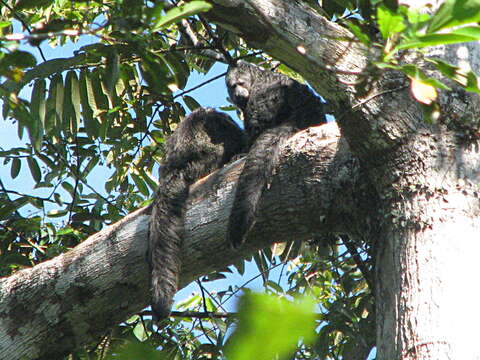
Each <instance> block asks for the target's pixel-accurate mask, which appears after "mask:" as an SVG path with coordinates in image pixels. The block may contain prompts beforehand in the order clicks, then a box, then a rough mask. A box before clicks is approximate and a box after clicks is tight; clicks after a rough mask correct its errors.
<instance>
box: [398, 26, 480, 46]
mask: <svg viewBox="0 0 480 360" xmlns="http://www.w3.org/2000/svg"><path fill="white" fill-rule="evenodd" d="M479 39H480V29H476V28H464V29H458V30H455V31H452V32H450V33H445V34H430V35H424V36H419V37H418V38H415V39H411V40H407V41H402V42H401V43H400V44H398V46H397V50H405V49H413V48H423V47H427V46H436V45H446V44H458V43H462V42H469V41H477V40H479Z"/></svg>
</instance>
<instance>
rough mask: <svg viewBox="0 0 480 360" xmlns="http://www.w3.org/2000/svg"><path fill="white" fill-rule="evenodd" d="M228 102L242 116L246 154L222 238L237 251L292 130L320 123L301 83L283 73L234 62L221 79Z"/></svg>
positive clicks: (314, 100)
mask: <svg viewBox="0 0 480 360" xmlns="http://www.w3.org/2000/svg"><path fill="white" fill-rule="evenodd" d="M225 81H226V85H227V90H228V94H229V97H230V100H231V101H232V102H233V104H235V105H236V106H237V107H238V108H239V109H240V110H241V112H242V113H243V121H244V127H245V132H246V134H247V141H248V145H247V146H248V149H249V150H248V154H247V157H246V160H245V165H244V168H243V170H242V173H241V174H240V178H239V180H238V183H237V187H236V193H235V197H234V200H233V207H232V211H231V213H230V217H229V221H228V227H227V236H226V238H227V239H226V240H227V242H228V243H230V244H231V245H232V247H233V248H238V247H240V246H241V245H242V244H243V243H244V242H245V238H246V235H247V233H248V232H249V231H250V230H251V228H252V227H253V225H254V224H255V216H256V212H257V208H258V204H259V200H260V197H261V195H262V193H263V191H264V189H265V188H266V186H267V183H268V180H269V179H270V178H271V176H272V174H273V171H274V169H275V166H276V165H277V164H278V163H279V160H280V151H281V149H282V147H283V145H284V144H285V143H286V141H287V140H288V139H289V138H290V137H291V136H292V135H293V134H295V133H296V132H298V131H300V130H303V129H306V128H308V127H310V126H313V125H320V124H323V123H326V118H325V112H324V109H323V103H322V101H321V100H320V98H319V97H318V96H316V95H315V94H314V93H313V92H312V91H311V90H310V89H309V88H308V87H307V86H306V85H303V84H301V83H299V82H298V81H295V80H293V79H291V78H289V77H288V76H286V75H283V74H279V73H273V72H271V71H267V70H263V69H262V68H260V67H258V66H255V65H252V64H249V63H247V62H244V61H239V62H237V63H236V64H234V65H230V66H229V69H228V71H227V76H226V78H225Z"/></svg>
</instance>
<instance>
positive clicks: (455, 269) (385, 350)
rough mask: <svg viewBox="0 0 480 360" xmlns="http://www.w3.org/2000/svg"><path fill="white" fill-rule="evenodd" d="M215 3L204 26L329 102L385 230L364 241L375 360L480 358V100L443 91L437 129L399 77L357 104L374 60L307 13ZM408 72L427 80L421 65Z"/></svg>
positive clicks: (474, 62)
mask: <svg viewBox="0 0 480 360" xmlns="http://www.w3.org/2000/svg"><path fill="white" fill-rule="evenodd" d="M211 2H212V3H213V4H215V7H214V9H213V11H212V12H211V13H210V19H212V20H213V21H216V22H218V23H219V24H221V25H223V26H225V27H227V28H228V29H230V30H232V31H235V32H236V33H237V34H239V35H240V36H241V37H243V38H244V39H246V40H247V42H249V44H250V45H252V46H254V47H258V48H261V49H264V50H265V51H266V52H268V53H269V54H270V55H272V56H273V57H275V58H277V59H278V60H280V61H282V62H285V63H287V64H288V65H289V66H290V67H292V68H293V69H295V70H297V71H298V72H300V73H301V74H302V75H303V76H304V77H305V78H306V79H307V80H308V81H309V82H310V83H311V84H312V85H313V86H314V87H315V89H316V90H317V91H318V92H319V93H320V94H321V95H322V96H324V97H325V98H326V99H327V101H329V102H330V105H331V106H332V107H333V108H334V109H336V117H337V120H338V122H339V125H340V127H341V131H342V134H343V135H344V136H345V138H346V140H347V142H348V143H349V145H350V148H351V149H352V152H353V153H354V154H355V155H356V156H358V158H359V160H360V162H361V164H362V166H363V167H364V168H365V169H366V173H367V176H368V178H369V179H370V180H371V184H372V187H374V188H375V189H376V191H377V193H378V195H379V199H380V201H379V202H378V204H376V206H375V207H374V208H372V209H371V211H372V212H374V211H378V212H379V213H380V215H381V216H380V218H382V219H383V221H382V222H381V224H379V225H380V229H381V230H380V231H379V232H378V234H377V236H376V238H375V239H371V240H377V247H378V256H377V279H376V297H377V328H378V332H377V335H378V336H377V346H378V352H377V359H388V360H391V359H463V358H469V359H478V358H480V350H478V347H476V346H475V345H474V344H475V339H474V336H475V334H476V331H475V330H473V329H466V328H465V325H467V324H468V323H470V322H472V323H478V320H479V319H480V312H479V310H478V306H476V305H475V301H476V299H477V296H476V295H477V290H476V287H475V286H472V285H470V284H467V283H466V282H467V281H466V280H465V279H468V278H469V277H471V276H472V274H474V273H475V271H474V270H475V269H474V264H475V261H474V256H476V255H474V254H477V252H478V248H479V246H480V245H479V242H478V238H479V237H478V235H476V234H479V233H480V221H479V218H478V214H479V212H480V208H479V199H478V192H477V191H478V188H477V185H476V184H478V182H479V176H480V171H479V169H480V167H479V165H480V163H479V153H478V125H476V124H478V122H477V119H478V109H479V106H478V104H479V98H478V96H477V95H472V94H466V93H465V92H464V91H462V90H461V89H458V87H457V88H456V87H453V88H454V90H453V91H448V92H447V91H442V92H441V93H440V96H439V104H440V108H441V111H442V117H441V118H440V119H439V121H438V123H436V124H429V123H427V122H426V121H425V120H424V119H423V116H422V111H421V109H420V107H419V106H418V104H417V103H416V102H415V100H414V99H412V98H411V97H410V94H409V92H408V87H409V80H408V79H407V78H405V77H404V76H403V75H402V74H399V73H395V72H392V71H389V72H383V73H377V74H376V75H379V76H378V80H376V81H375V82H373V83H370V85H371V90H370V91H369V92H368V94H358V93H356V92H355V89H354V83H355V81H356V80H360V79H361V77H357V76H355V74H353V73H352V72H359V73H361V74H359V75H362V76H365V77H371V75H372V73H371V72H370V71H371V69H369V68H367V67H366V64H367V61H366V59H367V58H368V57H369V55H372V54H369V53H368V51H367V50H365V49H362V47H360V46H359V45H358V44H356V43H354V42H348V41H345V39H348V38H349V37H350V35H349V34H348V32H347V31H346V30H345V29H342V28H341V27H339V26H338V25H336V24H333V23H331V22H329V21H327V20H326V19H324V18H322V17H321V16H320V15H318V14H316V13H315V12H313V11H312V10H311V9H309V8H308V6H307V5H305V4H301V3H297V2H289V1H278V0H259V1H238V0H211ZM403 3H405V1H404V2H403ZM410 3H412V4H415V3H416V2H414V1H412V2H410ZM437 6H438V4H437ZM258 34H262V36H259V35H258ZM476 50H478V44H474V45H472V44H469V45H465V44H460V45H455V46H442V47H438V48H436V49H434V50H433V51H432V52H431V54H430V55H434V56H437V57H442V58H443V59H446V60H448V61H450V62H451V63H456V64H458V65H460V66H462V65H463V66H464V65H465V63H469V65H470V66H471V67H472V68H473V69H474V70H476V71H477V73H478V69H476V67H478V58H479V57H478V51H476ZM404 61H406V62H412V63H415V64H417V65H419V66H421V67H422V68H423V69H424V70H425V71H427V72H428V73H430V74H433V73H432V72H431V71H429V69H428V65H426V62H424V61H423V58H422V56H419V55H416V54H412V55H409V56H407V57H406V58H405V59H404ZM433 75H435V74H433ZM460 119H462V120H461V121H459V120H460ZM465 125H467V126H465ZM469 126H470V128H469ZM471 131H473V133H475V134H477V136H474V137H473V138H472V137H471V136H469V133H470V134H471ZM462 285H464V286H462ZM460 289H461V290H460Z"/></svg>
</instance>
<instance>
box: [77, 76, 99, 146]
mask: <svg viewBox="0 0 480 360" xmlns="http://www.w3.org/2000/svg"><path fill="white" fill-rule="evenodd" d="M79 85H80V86H79V87H80V103H81V105H82V117H83V121H84V124H85V132H86V133H87V135H88V136H89V137H91V138H92V139H96V138H98V136H99V131H98V129H99V127H100V124H99V122H98V121H97V119H96V118H95V117H94V116H93V113H94V111H95V110H96V105H95V102H94V100H92V101H93V104H91V103H90V99H94V96H93V90H92V84H91V80H90V72H89V71H88V70H82V71H80V80H79ZM92 106H94V108H92Z"/></svg>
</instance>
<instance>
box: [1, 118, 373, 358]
mask: <svg viewBox="0 0 480 360" xmlns="http://www.w3.org/2000/svg"><path fill="white" fill-rule="evenodd" d="M338 139H339V133H338V128H337V127H336V125H335V124H334V123H332V124H328V125H325V126H322V127H316V128H311V129H309V130H307V131H304V132H302V133H299V134H298V135H296V136H295V137H294V138H292V140H291V141H290V142H289V144H288V146H287V147H286V148H285V150H284V156H283V161H282V165H281V166H280V168H279V169H278V172H277V174H276V176H275V177H274V178H273V179H272V184H271V187H270V188H269V190H268V191H267V192H266V194H265V196H264V199H263V200H262V205H261V211H260V214H261V216H260V218H259V221H258V224H257V226H255V228H254V230H253V231H252V233H251V235H250V236H249V238H248V244H246V246H245V247H244V248H242V251H241V252H237V251H232V250H231V249H230V248H229V246H228V244H226V243H225V242H224V239H223V238H224V234H225V230H226V221H227V219H228V214H229V207H230V206H231V202H232V201H233V196H232V195H233V194H232V191H233V187H234V183H235V180H236V179H237V177H238V175H239V173H240V170H241V166H242V161H238V162H236V163H233V164H231V165H229V166H228V167H226V168H224V169H222V170H220V171H219V172H217V173H214V174H212V175H210V176H209V177H207V178H204V179H202V180H200V181H199V182H198V183H197V184H195V185H194V189H193V192H192V194H191V198H190V205H189V210H188V214H187V220H186V221H187V234H188V235H187V238H186V241H185V246H184V254H183V261H182V262H183V264H184V265H183V268H182V275H181V284H182V286H185V285H186V284H188V283H189V282H191V281H192V280H193V279H195V278H197V277H198V276H200V275H203V274H207V273H209V272H211V271H214V270H221V269H223V268H225V267H226V266H227V265H230V264H232V263H234V262H236V261H239V260H240V259H241V258H242V257H244V256H246V255H248V254H251V253H252V252H253V251H255V250H257V249H259V248H262V247H265V246H267V245H268V244H269V243H271V242H272V241H273V240H276V241H283V240H289V239H292V238H293V237H295V238H296V239H307V238H310V237H311V234H312V233H315V232H318V233H321V232H322V231H324V230H325V229H328V230H329V231H330V230H331V229H332V228H335V227H338V228H344V227H345V224H342V221H343V220H342V219H344V220H347V219H348V223H349V224H352V223H353V222H352V219H354V217H352V218H349V217H344V216H342V215H345V214H350V213H351V214H355V213H358V212H363V211H366V210H365V209H361V210H359V208H358V206H359V205H360V206H366V205H365V204H366V203H367V201H366V200H367V199H371V196H370V195H369V194H368V189H367V188H364V182H363V177H362V176H361V172H360V169H359V167H358V163H357V161H356V160H355V159H354V158H352V157H351V154H350V152H349V150H348V147H347V146H346V144H345V143H343V142H339V141H338ZM340 184H343V185H345V186H348V188H349V189H351V191H345V190H344V189H343V188H342V186H343V185H340ZM356 194H360V195H356ZM339 199H341V200H342V206H337V204H336V203H337V201H338V200H339ZM367 208H368V207H367ZM148 221H149V216H148V209H141V210H139V211H137V212H135V213H132V214H130V215H129V216H127V217H126V218H124V219H123V220H122V221H120V222H119V223H116V224H114V225H112V226H110V227H108V228H106V229H105V230H103V231H101V232H99V233H97V234H95V235H94V236H92V237H90V238H89V239H87V240H86V241H85V242H83V243H82V244H80V245H79V246H77V247H75V248H74V249H72V250H71V251H69V252H67V253H65V254H63V255H60V256H58V257H56V258H54V259H52V260H50V261H46V262H44V263H42V264H39V265H37V266H35V267H33V268H31V269H25V270H22V271H19V272H17V273H15V274H14V275H12V276H10V277H8V278H4V279H1V280H0V314H1V315H0V350H1V351H0V359H9V360H14V359H37V358H42V359H52V358H57V357H59V356H60V355H61V354H65V353H68V352H69V351H72V350H73V349H76V348H78V347H80V346H82V345H85V344H89V343H92V342H94V341H98V340H99V337H100V336H101V335H102V334H105V333H106V332H107V331H108V329H109V327H111V326H113V325H114V324H117V323H119V322H121V321H122V320H124V319H125V318H127V317H128V316H130V315H131V314H132V313H135V312H137V311H140V310H141V309H143V308H144V307H146V306H147V305H148V303H149V289H148V286H149V284H148V279H149V273H148V267H147V263H146V257H145V254H146V244H147V242H146V238H147V229H148ZM351 228H352V229H353V231H354V229H355V227H353V226H352V227H351Z"/></svg>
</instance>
